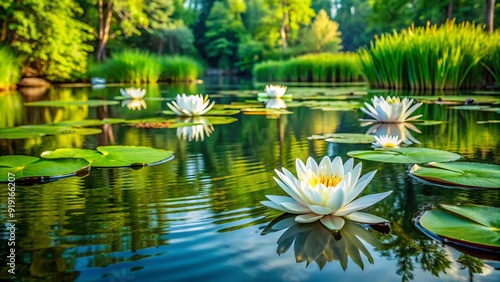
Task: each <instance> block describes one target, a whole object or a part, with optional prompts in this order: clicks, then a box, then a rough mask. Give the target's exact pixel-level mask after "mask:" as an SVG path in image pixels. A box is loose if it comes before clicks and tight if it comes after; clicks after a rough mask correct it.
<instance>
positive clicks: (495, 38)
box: [481, 30, 500, 84]
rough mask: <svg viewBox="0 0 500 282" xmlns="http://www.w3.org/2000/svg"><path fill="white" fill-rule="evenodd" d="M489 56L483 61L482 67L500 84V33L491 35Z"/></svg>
mask: <svg viewBox="0 0 500 282" xmlns="http://www.w3.org/2000/svg"><path fill="white" fill-rule="evenodd" d="M488 43H489V44H488V50H489V52H488V54H487V55H486V56H484V58H483V59H482V60H481V65H482V66H483V67H484V68H485V69H486V70H487V71H488V73H489V74H490V75H491V76H492V78H493V81H494V82H495V83H496V84H500V31H498V30H497V31H496V32H495V33H494V34H492V35H491V40H489V42H488Z"/></svg>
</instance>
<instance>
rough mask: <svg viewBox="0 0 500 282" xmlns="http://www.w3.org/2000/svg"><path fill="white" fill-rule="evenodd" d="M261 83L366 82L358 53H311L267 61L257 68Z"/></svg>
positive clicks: (256, 74) (256, 77) (255, 76)
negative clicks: (282, 59) (283, 59)
mask: <svg viewBox="0 0 500 282" xmlns="http://www.w3.org/2000/svg"><path fill="white" fill-rule="evenodd" d="M253 75H254V78H255V79H256V80H257V81H261V82H355V81H362V80H363V77H362V73H361V63H360V59H359V57H358V56H357V55H356V54H354V53H338V54H331V53H321V54H309V55H303V56H300V57H296V58H292V59H289V60H286V61H264V62H261V63H258V64H256V65H255V66H254V69H253Z"/></svg>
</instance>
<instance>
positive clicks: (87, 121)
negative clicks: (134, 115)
mask: <svg viewBox="0 0 500 282" xmlns="http://www.w3.org/2000/svg"><path fill="white" fill-rule="evenodd" d="M125 121H126V120H125V119H121V118H106V119H103V120H100V119H84V120H77V121H63V122H58V123H55V124H54V125H65V126H75V127H84V126H98V125H103V124H118V123H123V122H125Z"/></svg>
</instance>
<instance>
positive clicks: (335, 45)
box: [301, 10, 342, 53]
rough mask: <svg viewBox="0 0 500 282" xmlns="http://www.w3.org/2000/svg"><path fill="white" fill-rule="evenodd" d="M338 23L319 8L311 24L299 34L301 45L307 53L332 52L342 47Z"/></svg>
mask: <svg viewBox="0 0 500 282" xmlns="http://www.w3.org/2000/svg"><path fill="white" fill-rule="evenodd" d="M338 28H339V25H338V23H336V22H335V21H332V20H330V18H329V17H328V14H327V13H326V12H325V10H320V11H319V13H318V15H317V16H316V18H315V19H314V22H313V23H312V24H311V26H309V27H307V28H306V29H305V32H304V33H303V35H302V36H301V45H302V46H303V48H304V50H305V51H306V52H307V53H320V52H333V53H336V52H338V51H339V50H340V49H342V45H340V44H341V43H342V39H340V32H339V31H338Z"/></svg>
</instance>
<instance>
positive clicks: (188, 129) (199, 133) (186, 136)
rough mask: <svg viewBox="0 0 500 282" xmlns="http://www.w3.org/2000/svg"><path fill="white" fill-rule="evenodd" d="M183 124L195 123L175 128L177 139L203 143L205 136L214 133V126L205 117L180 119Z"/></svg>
mask: <svg viewBox="0 0 500 282" xmlns="http://www.w3.org/2000/svg"><path fill="white" fill-rule="evenodd" d="M182 122H185V123H195V125H190V126H181V127H178V128H177V138H179V139H183V140H187V141H189V142H191V141H193V140H194V141H196V142H198V141H203V140H204V139H205V134H206V135H207V137H209V136H210V134H212V132H214V126H213V125H212V124H211V123H210V122H209V120H208V119H207V118H205V117H200V116H195V117H190V118H186V119H182Z"/></svg>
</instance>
